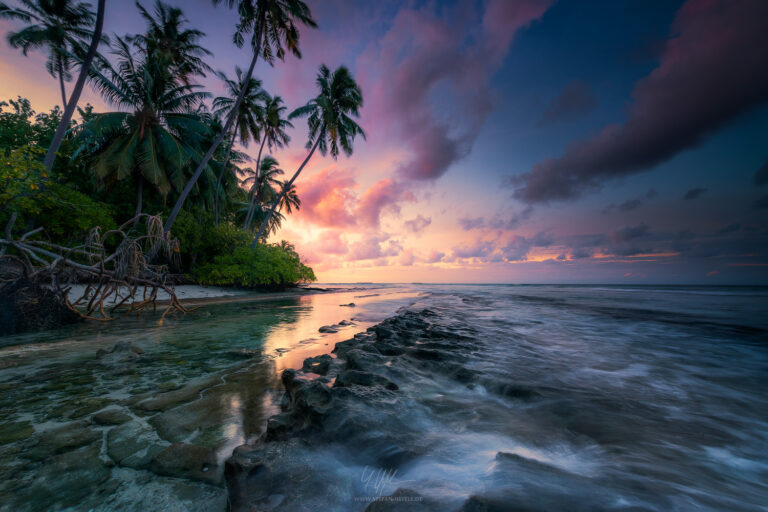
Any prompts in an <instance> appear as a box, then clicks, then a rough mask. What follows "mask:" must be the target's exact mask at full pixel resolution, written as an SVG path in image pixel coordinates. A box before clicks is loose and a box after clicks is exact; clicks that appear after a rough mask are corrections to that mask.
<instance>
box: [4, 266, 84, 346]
mask: <svg viewBox="0 0 768 512" xmlns="http://www.w3.org/2000/svg"><path fill="white" fill-rule="evenodd" d="M3 264H4V265H5V263H3ZM80 321H82V318H81V317H80V315H78V314H77V313H75V312H74V311H72V310H70V309H69V308H68V307H67V305H66V303H65V301H64V298H63V297H62V296H61V295H60V294H59V293H57V292H55V291H54V290H51V289H50V288H47V287H44V286H41V285H39V284H37V283H35V282H33V281H30V280H29V279H25V278H23V277H22V278H20V279H17V280H16V281H13V282H11V283H10V284H8V285H6V286H4V287H3V288H2V289H0V336H9V335H11V334H18V333H22V332H34V331H43V330H46V329H55V328H57V327H62V326H65V325H70V324H74V323H77V322H80Z"/></svg>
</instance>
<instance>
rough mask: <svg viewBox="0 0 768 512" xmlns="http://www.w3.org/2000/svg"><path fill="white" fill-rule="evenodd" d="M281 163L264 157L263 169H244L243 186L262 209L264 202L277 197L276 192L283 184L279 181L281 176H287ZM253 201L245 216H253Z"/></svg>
mask: <svg viewBox="0 0 768 512" xmlns="http://www.w3.org/2000/svg"><path fill="white" fill-rule="evenodd" d="M279 165H280V164H279V163H278V162H277V160H275V159H274V158H273V157H271V156H266V157H264V160H262V161H261V167H260V169H258V170H255V169H250V168H248V169H244V170H243V174H245V176H246V178H245V179H244V180H243V181H242V185H243V186H245V187H246V190H248V191H249V194H250V196H249V197H251V196H252V197H255V198H256V202H257V204H258V205H259V206H257V207H256V208H258V209H263V208H261V204H262V201H270V200H272V199H274V198H275V197H277V194H276V193H273V192H274V190H276V189H277V190H279V187H280V185H282V182H281V181H280V180H279V179H278V177H279V176H282V175H283V174H285V171H284V170H282V169H281V168H280V167H279ZM252 204H253V200H251V201H249V202H248V206H247V208H246V212H245V215H246V217H247V216H248V215H253V206H252Z"/></svg>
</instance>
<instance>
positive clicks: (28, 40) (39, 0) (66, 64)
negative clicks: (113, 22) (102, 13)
mask: <svg viewBox="0 0 768 512" xmlns="http://www.w3.org/2000/svg"><path fill="white" fill-rule="evenodd" d="M18 1H19V3H20V4H21V5H22V7H19V8H12V7H9V6H8V5H7V4H6V3H5V2H0V18H8V19H15V20H20V21H23V22H25V23H30V25H29V26H27V27H24V28H23V29H21V30H20V31H18V32H9V33H8V43H9V44H10V45H11V46H12V47H13V48H21V51H22V53H23V54H24V55H27V53H28V52H29V50H36V49H40V48H47V52H48V60H47V61H46V63H45V67H46V69H48V72H49V73H50V74H51V76H53V77H54V78H58V80H59V88H60V89H61V108H62V110H65V109H66V108H67V92H66V89H65V86H64V82H67V81H69V80H71V79H72V75H71V73H70V70H71V69H72V65H73V64H74V63H75V58H74V57H73V55H74V54H80V55H81V56H82V54H84V53H85V51H84V48H85V45H86V42H87V41H91V37H92V34H93V33H92V30H91V29H92V27H93V24H94V21H95V19H96V16H95V15H94V14H93V12H91V6H90V4H87V3H85V2H75V1H74V0H18Z"/></svg>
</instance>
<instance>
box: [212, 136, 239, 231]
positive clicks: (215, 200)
mask: <svg viewBox="0 0 768 512" xmlns="http://www.w3.org/2000/svg"><path fill="white" fill-rule="evenodd" d="M235 137H237V130H232V139H231V140H230V141H229V147H228V148H227V155H226V156H225V157H224V167H222V168H221V172H220V173H219V178H218V179H217V180H216V195H215V196H214V197H213V203H214V206H213V208H214V212H213V225H214V226H218V225H219V190H220V189H221V179H222V178H223V177H224V173H225V172H227V164H229V156H230V155H231V154H232V146H234V145H235Z"/></svg>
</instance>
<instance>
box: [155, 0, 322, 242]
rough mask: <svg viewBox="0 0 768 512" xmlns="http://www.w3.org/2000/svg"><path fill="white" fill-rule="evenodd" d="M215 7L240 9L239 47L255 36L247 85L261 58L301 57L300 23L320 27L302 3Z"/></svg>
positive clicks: (262, 1)
mask: <svg viewBox="0 0 768 512" xmlns="http://www.w3.org/2000/svg"><path fill="white" fill-rule="evenodd" d="M213 3H214V5H218V4H220V3H226V4H227V5H228V6H229V7H230V8H231V7H234V6H235V5H237V11H238V14H239V15H240V22H239V23H238V24H237V28H236V31H235V35H234V42H235V43H236V44H237V45H238V46H240V47H242V46H243V44H244V43H245V36H246V35H247V34H252V36H251V46H252V48H253V58H252V59H251V64H250V66H249V67H248V71H247V72H246V74H245V83H247V82H248V80H250V78H251V77H252V76H253V69H254V67H255V66H256V61H257V60H258V58H259V56H262V57H263V58H264V60H265V61H267V62H268V63H269V64H270V65H273V64H274V61H275V57H277V58H279V59H283V58H284V56H285V51H286V49H287V50H288V51H290V52H291V53H293V54H294V55H296V56H297V57H301V52H300V51H299V31H298V29H297V28H296V23H303V24H304V25H307V26H310V27H316V26H317V24H316V23H315V21H314V20H313V19H312V14H311V12H310V10H309V7H308V6H307V4H305V3H304V2H303V1H302V0H213ZM245 93H246V90H245V88H243V89H241V90H240V94H239V95H238V96H237V100H236V101H235V104H234V105H233V106H232V111H231V112H230V114H229V117H228V118H227V122H226V123H225V124H224V130H223V131H222V133H221V134H219V136H218V137H217V138H216V140H214V142H213V144H211V147H210V148H208V152H207V153H206V154H205V156H204V157H203V158H202V160H201V161H200V163H199V164H198V166H197V169H195V172H194V174H193V175H192V177H191V178H190V180H189V181H188V182H187V185H186V187H184V190H183V191H182V193H181V195H180V196H179V199H178V200H177V201H176V204H175V205H174V207H173V210H172V211H171V214H170V215H169V216H168V220H166V221H165V225H164V226H163V230H164V231H165V232H166V233H167V232H168V231H170V230H171V226H173V223H174V221H175V220H176V217H177V216H178V215H179V212H180V211H181V207H182V206H183V205H184V201H185V200H186V199H187V196H188V195H189V193H190V192H191V190H192V187H193V186H194V185H195V182H196V181H197V180H198V178H199V177H200V175H201V174H202V173H203V169H205V167H206V166H207V165H208V162H209V161H210V159H211V158H212V157H213V154H214V153H215V152H216V148H218V147H219V145H221V142H222V141H223V140H224V137H225V136H226V134H227V133H229V130H230V129H231V128H232V125H233V124H234V122H235V119H236V118H237V113H238V110H239V108H240V103H242V101H243V98H244V97H245Z"/></svg>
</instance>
